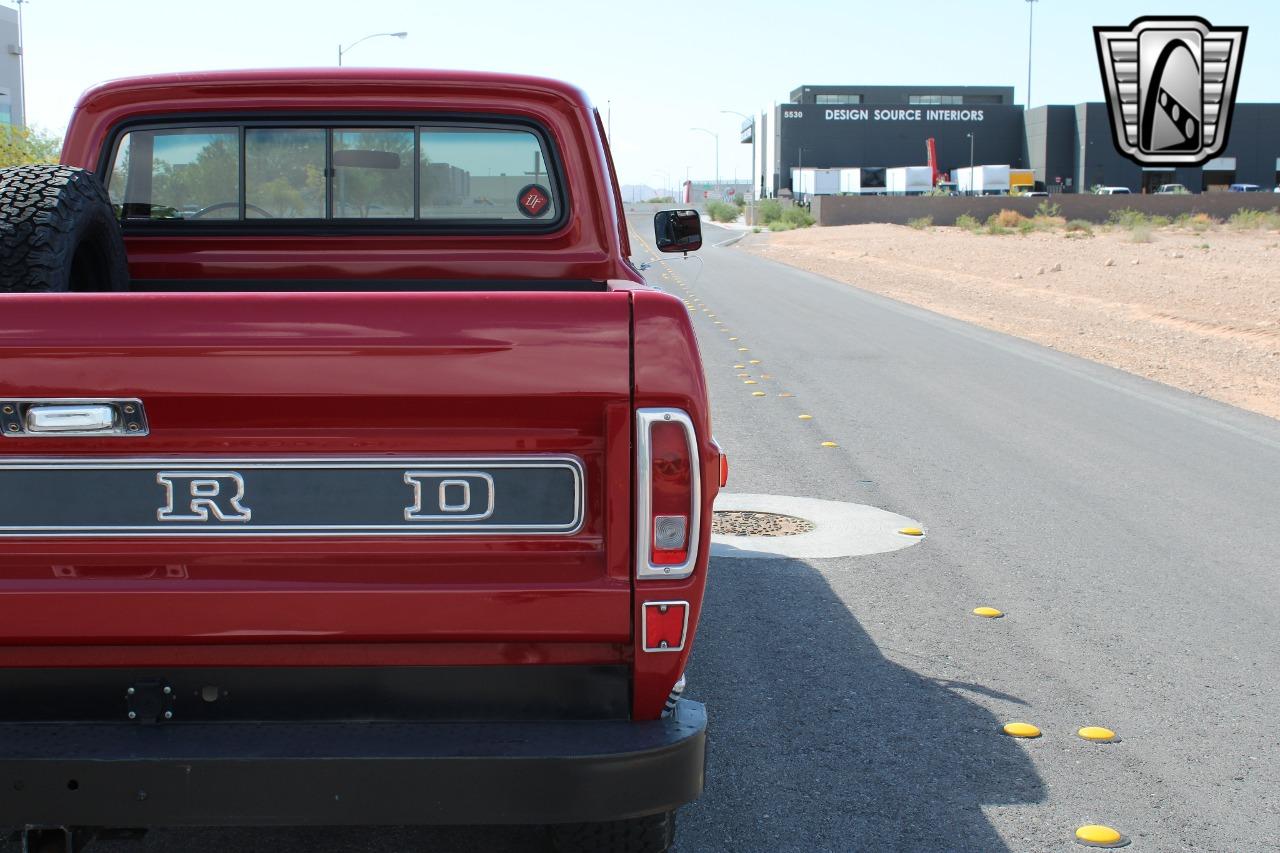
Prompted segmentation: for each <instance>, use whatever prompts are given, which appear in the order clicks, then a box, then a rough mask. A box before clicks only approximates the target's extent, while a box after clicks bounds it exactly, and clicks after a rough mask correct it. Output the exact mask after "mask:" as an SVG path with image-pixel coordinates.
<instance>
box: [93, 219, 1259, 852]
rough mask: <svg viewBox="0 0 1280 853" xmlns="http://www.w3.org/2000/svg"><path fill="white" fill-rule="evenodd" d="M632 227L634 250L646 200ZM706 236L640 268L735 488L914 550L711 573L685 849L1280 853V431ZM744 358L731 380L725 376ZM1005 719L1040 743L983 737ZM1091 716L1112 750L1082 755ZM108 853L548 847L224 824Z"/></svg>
mask: <svg viewBox="0 0 1280 853" xmlns="http://www.w3.org/2000/svg"><path fill="white" fill-rule="evenodd" d="M633 225H634V227H635V228H636V229H637V230H638V232H639V233H640V234H641V235H643V236H644V237H645V239H646V241H647V242H648V243H651V240H650V238H649V235H650V233H651V232H650V225H649V220H648V217H635V218H634V221H633ZM706 236H707V247H706V248H705V249H704V250H703V251H702V252H700V253H699V254H698V255H697V256H695V257H696V258H697V259H690V260H682V259H679V258H671V257H668V259H667V264H666V265H665V266H664V265H663V264H662V263H660V262H657V263H656V264H655V266H654V267H653V268H652V269H650V270H649V273H648V274H649V276H650V278H651V280H652V281H654V283H656V284H658V285H659V286H662V287H664V288H666V289H668V290H671V291H673V292H676V293H678V294H680V295H682V296H685V297H687V298H689V299H690V300H693V299H694V298H696V299H699V300H701V302H700V303H698V302H695V303H694V305H695V310H694V311H693V315H694V322H695V326H696V328H697V331H698V335H699V339H700V341H701V346H702V353H703V358H704V361H705V363H706V369H707V375H708V378H709V380H710V385H711V391H712V401H713V411H714V418H715V429H716V433H717V437H718V438H719V440H720V442H721V443H722V444H723V445H724V446H725V448H726V449H727V450H728V452H729V453H730V456H731V459H732V475H731V482H730V490H731V491H735V492H755V493H769V494H780V495H797V496H810V497H817V498H826V499H832V500H843V501H853V502H857V503H864V504H872V505H875V506H878V507H881V508H884V509H888V510H891V511H893V512H897V513H901V514H903V515H906V516H909V517H911V518H916V519H919V520H920V521H921V522H922V524H923V525H924V527H925V529H926V533H927V535H926V537H925V539H924V540H923V541H922V542H920V543H919V544H918V545H916V546H914V547H911V548H908V549H906V550H902V551H897V552H893V553H888V554H881V555H877V556H868V557H856V558H846V559H824V560H811V561H807V562H804V561H798V560H789V559H776V560H771V559H763V560H735V559H725V558H717V559H715V560H713V563H712V566H711V577H710V586H709V599H708V605H707V608H706V611H705V615H704V619H703V623H702V625H701V628H700V633H699V637H698V642H697V644H696V647H695V652H694V656H693V664H692V667H691V669H690V672H689V682H690V695H691V696H692V697H693V698H696V699H699V700H701V701H704V702H706V703H707V704H708V707H709V710H710V713H711V715H712V726H713V730H712V736H711V737H712V743H711V754H710V758H709V765H708V773H709V775H708V780H707V790H706V793H705V795H704V797H703V798H702V799H701V800H700V801H699V802H697V803H695V804H693V805H691V806H688V807H686V808H685V809H684V810H682V812H681V814H680V834H679V842H678V850H679V851H681V853H701V851H761V853H765V851H769V852H770V853H772V851H805V853H808V851H929V853H932V852H933V851H970V850H971V851H983V853H996V852H997V851H1064V853H1065V851H1074V850H1079V849H1081V848H1079V847H1078V846H1077V845H1075V844H1074V843H1073V841H1072V837H1073V833H1074V830H1075V828H1076V827H1078V826H1080V825H1083V824H1088V823H1103V824H1107V825H1110V826H1113V827H1115V828H1116V829H1118V830H1120V831H1121V832H1123V833H1125V834H1126V835H1127V836H1130V837H1131V838H1132V840H1133V845H1132V846H1131V847H1130V848H1129V849H1131V850H1134V851H1160V853H1167V851H1179V850H1206V851H1209V850H1211V851H1224V853H1225V851H1231V853H1248V852H1249V851H1264V850H1266V851H1270V850H1275V849H1277V846H1280V691H1278V689H1277V686H1276V682H1277V675H1278V674H1280V628H1278V627H1277V613H1278V612H1280V607H1278V605H1280V580H1278V577H1277V576H1278V572H1280V423H1278V422H1275V421H1272V420H1269V419H1266V418H1263V417H1261V416H1256V415H1251V414H1248V413H1245V412H1241V411H1239V410H1236V409H1232V408H1230V407H1228V406H1224V405H1221V404H1218V403H1214V402H1212V401H1209V400H1204V399H1201V398H1197V397H1194V396H1192V395H1189V394H1186V393H1183V392H1180V391H1176V390H1174V389H1171V388H1167V387H1164V386H1161V385H1158V384H1155V383H1152V382H1149V381H1146V380H1143V379H1138V378H1135V377H1132V376H1129V375H1127V374H1124V373H1120V372H1118V371H1115V370H1111V369H1109V368H1105V367H1101V366H1098V365H1094V364H1091V363H1088V362H1085V361H1082V360H1080V359H1077V358H1074V357H1071V356H1067V355H1063V354H1061V353H1058V352H1055V351H1053V350H1049V349H1045V348H1043V347H1040V346H1037V345H1034V344H1030V343H1026V342H1023V341H1019V340H1015V339H1012V338H1009V337H1006V336H1003V335H999V334H996V333H992V332H987V331H984V330H981V329H978V328H976V327H974V326H971V325H967V324H965V323H960V322H956V321H952V320H948V319H945V318H942V317H940V316H937V315H935V314H931V313H929V312H927V311H923V310H918V309H915V308H911V307H908V306H905V305H902V304H900V303H896V302H892V301H890V300H887V299H884V298H881V297H878V296H874V295H871V294H869V293H867V292H864V291H861V290H858V289H857V288H854V287H850V286H848V285H844V284H839V283H836V282H833V281H830V280H827V279H823V278H820V277H817V276H812V275H809V274H806V273H801V272H797V271H795V270H792V269H790V268H787V267H783V266H780V265H777V264H774V263H772V262H769V261H765V260H761V259H759V258H756V257H754V256H751V255H749V254H747V253H746V252H743V251H741V249H740V248H736V247H716V246H713V245H712V244H714V243H716V242H718V241H719V240H722V239H725V238H727V237H729V236H731V235H730V234H729V233H728V232H725V231H723V230H722V229H719V228H716V227H707V229H706ZM635 248H636V252H635V254H636V257H637V260H641V261H653V258H652V257H651V254H652V253H651V252H650V251H649V250H648V248H647V245H642V244H640V243H637V245H636V247H635ZM664 273H665V275H666V277H665V278H664V277H663V276H664ZM681 283H683V285H684V288H682V287H681ZM704 307H705V308H706V309H707V310H706V311H703V310H702V308H704ZM711 315H714V317H712V316H711ZM716 320H719V321H720V322H721V323H722V324H723V325H722V326H721V325H716V324H715V321H716ZM731 338H738V339H739V340H737V341H733V340H731ZM739 347H746V348H747V349H748V352H740V351H739V349H738V348H739ZM752 358H754V359H759V360H760V364H759V365H752V366H751V368H750V370H749V371H746V372H750V373H752V376H753V377H754V378H756V381H757V383H758V384H757V385H754V386H748V385H744V384H743V380H742V378H740V377H739V376H738V375H737V374H738V373H740V372H744V371H742V370H739V369H736V368H734V366H733V365H735V364H746V363H747V361H746V359H752ZM765 376H767V377H768V378H765ZM754 390H763V391H765V392H766V396H763V397H755V396H752V394H751V392H752V391H754ZM782 393H789V394H792V395H794V396H789V397H783V396H779V394H782ZM800 414H809V415H812V419H811V420H801V419H800V418H799V415H800ZM824 441H831V442H835V443H836V444H837V445H838V447H834V448H832V447H823V446H821V443H822V442H824ZM978 605H991V606H994V607H998V608H1000V609H1001V610H1003V611H1005V613H1006V616H1005V617H1004V618H1003V619H999V620H985V619H980V618H978V617H975V616H973V615H972V614H971V612H970V611H971V610H972V608H973V607H975V606H978ZM1011 720H1025V721H1029V722H1032V723H1035V724H1036V725H1038V726H1040V727H1041V728H1042V729H1043V731H1044V736H1043V737H1041V738H1039V739H1038V740H1034V741H1019V740H1014V739H1011V738H1009V737H1007V736H1005V735H1003V734H1001V733H1000V727H1001V726H1002V725H1003V724H1004V723H1006V722H1009V721H1011ZM1084 725H1103V726H1107V727H1109V728H1112V729H1114V730H1115V731H1116V732H1117V733H1118V734H1119V735H1120V737H1121V738H1122V740H1121V741H1120V742H1119V743H1112V744H1094V743H1089V742H1086V741H1083V740H1081V739H1079V738H1078V737H1076V735H1075V734H1074V733H1075V731H1076V729H1077V728H1079V727H1080V726H1084ZM98 849H101V850H103V851H112V850H119V851H122V852H123V851H126V850H128V851H137V853H144V851H160V850H165V851H184V853H187V851H205V850H207V851H215V850H216V851H233V850H244V851H249V850H254V851H259V850H275V851H290V850H298V851H304V850H305V851H345V850H404V851H410V850H422V851H426V850H430V851H435V853H440V851H453V850H458V851H464V850H465V851H468V853H470V851H482V850H483V851H523V850H541V849H544V840H543V836H542V835H541V833H540V832H539V831H538V830H536V829H521V828H516V829H446V830H431V829H392V830H385V831H374V832H370V831H366V830H336V831H335V830H306V831H296V830H272V831H269V832H265V833H264V832H257V831H255V832H246V831H221V830H219V831H213V830H210V831H199V832H182V833H175V832H166V833H153V834H152V835H151V836H149V838H148V840H147V841H146V842H144V843H142V844H140V845H139V844H127V845H125V844H115V843H112V844H104V845H102V846H101V848H98Z"/></svg>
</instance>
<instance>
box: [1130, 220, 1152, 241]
mask: <svg viewBox="0 0 1280 853" xmlns="http://www.w3.org/2000/svg"><path fill="white" fill-rule="evenodd" d="M1129 239H1130V240H1132V241H1133V242H1135V243H1150V242H1151V226H1150V225H1146V224H1138V225H1134V226H1132V227H1131V228H1130V229H1129Z"/></svg>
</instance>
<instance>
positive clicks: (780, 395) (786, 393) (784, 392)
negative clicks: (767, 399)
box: [778, 391, 795, 397]
mask: <svg viewBox="0 0 1280 853" xmlns="http://www.w3.org/2000/svg"><path fill="white" fill-rule="evenodd" d="M778 396H779V397H794V396H795V394H792V393H791V392H790V391H783V392H782V393H781V394H779V395H778Z"/></svg>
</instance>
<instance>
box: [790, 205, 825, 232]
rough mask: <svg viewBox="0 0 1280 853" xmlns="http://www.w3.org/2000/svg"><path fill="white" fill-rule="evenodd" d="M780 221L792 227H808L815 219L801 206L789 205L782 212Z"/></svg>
mask: <svg viewBox="0 0 1280 853" xmlns="http://www.w3.org/2000/svg"><path fill="white" fill-rule="evenodd" d="M782 221H783V222H786V223H788V224H789V225H791V227H793V228H808V227H809V226H810V225H812V224H813V223H814V222H816V221H817V220H815V219H814V218H813V217H812V216H810V215H809V211H807V210H805V209H804V208H803V207H790V208H787V209H786V210H784V211H783V212H782Z"/></svg>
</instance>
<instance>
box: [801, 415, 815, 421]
mask: <svg viewBox="0 0 1280 853" xmlns="http://www.w3.org/2000/svg"><path fill="white" fill-rule="evenodd" d="M800 420H802V421H811V420H813V415H801V416H800Z"/></svg>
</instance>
